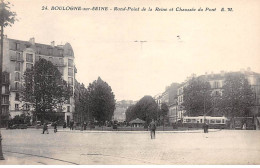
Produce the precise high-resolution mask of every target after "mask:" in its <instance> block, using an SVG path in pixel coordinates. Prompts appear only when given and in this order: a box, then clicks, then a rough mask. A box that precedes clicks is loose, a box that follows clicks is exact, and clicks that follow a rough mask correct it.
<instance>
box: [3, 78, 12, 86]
mask: <svg viewBox="0 0 260 168" xmlns="http://www.w3.org/2000/svg"><path fill="white" fill-rule="evenodd" d="M2 82H3V83H2V84H3V85H10V80H9V79H3V80H2Z"/></svg>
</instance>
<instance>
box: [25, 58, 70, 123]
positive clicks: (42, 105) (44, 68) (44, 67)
mask: <svg viewBox="0 0 260 168" xmlns="http://www.w3.org/2000/svg"><path fill="white" fill-rule="evenodd" d="M22 92H23V94H22V100H23V101H25V102H26V103H30V104H31V105H33V107H34V110H35V111H34V114H35V116H36V117H37V118H38V119H40V120H41V121H42V122H43V121H44V120H45V117H46V115H47V114H46V113H47V112H54V111H59V110H61V107H62V105H63V104H64V103H65V102H66V101H67V100H68V99H69V98H70V96H71V95H72V89H71V87H70V86H69V85H68V84H67V82H66V81H64V80H63V79H62V76H61V73H60V72H59V70H58V69H57V67H55V66H54V65H53V64H52V63H51V62H50V61H47V60H45V59H40V60H39V61H37V62H36V63H35V65H34V66H33V68H31V69H27V70H26V71H25V73H24V87H23V90H22Z"/></svg>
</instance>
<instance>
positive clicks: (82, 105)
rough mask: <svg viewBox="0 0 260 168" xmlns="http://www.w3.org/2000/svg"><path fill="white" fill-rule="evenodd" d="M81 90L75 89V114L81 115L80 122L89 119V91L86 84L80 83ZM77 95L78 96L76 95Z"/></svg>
mask: <svg viewBox="0 0 260 168" xmlns="http://www.w3.org/2000/svg"><path fill="white" fill-rule="evenodd" d="M75 86H76V84H75ZM78 89H79V90H77V89H75V114H77V115H78V117H79V116H80V119H81V120H80V122H83V121H85V120H89V118H88V113H86V112H88V92H87V89H86V88H85V86H84V84H79V88H78ZM76 95H77V96H78V97H76Z"/></svg>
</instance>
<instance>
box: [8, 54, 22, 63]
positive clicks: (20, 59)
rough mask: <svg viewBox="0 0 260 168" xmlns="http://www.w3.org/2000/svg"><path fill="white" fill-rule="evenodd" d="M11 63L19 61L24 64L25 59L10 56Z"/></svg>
mask: <svg viewBox="0 0 260 168" xmlns="http://www.w3.org/2000/svg"><path fill="white" fill-rule="evenodd" d="M10 61H19V62H23V61H24V59H23V58H22V57H17V56H16V55H11V56H10Z"/></svg>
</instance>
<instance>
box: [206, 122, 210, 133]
mask: <svg viewBox="0 0 260 168" xmlns="http://www.w3.org/2000/svg"><path fill="white" fill-rule="evenodd" d="M208 132H209V124H208V123H206V133H208Z"/></svg>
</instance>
